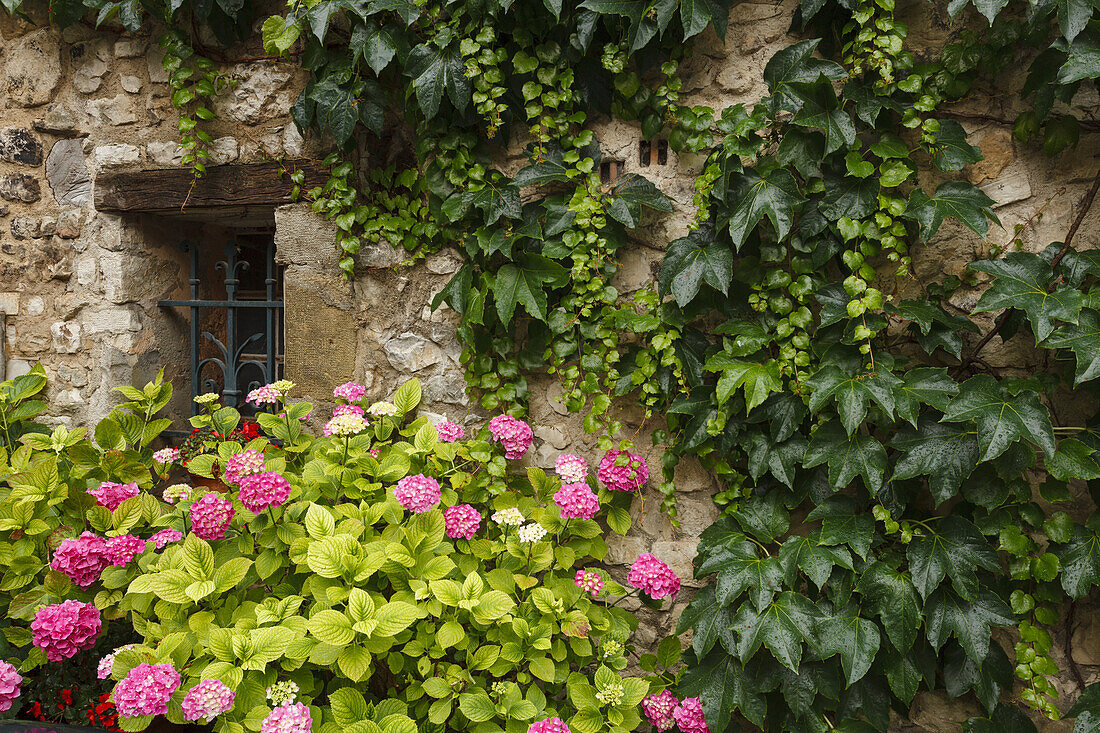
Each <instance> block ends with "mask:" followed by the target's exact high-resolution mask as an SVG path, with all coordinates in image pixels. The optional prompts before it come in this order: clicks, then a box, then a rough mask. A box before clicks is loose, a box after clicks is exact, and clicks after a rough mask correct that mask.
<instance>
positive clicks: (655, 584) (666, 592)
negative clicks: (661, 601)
mask: <svg viewBox="0 0 1100 733" xmlns="http://www.w3.org/2000/svg"><path fill="white" fill-rule="evenodd" d="M626 581H627V582H628V583H630V585H631V586H632V587H634V588H641V589H642V592H644V593H646V594H648V595H649V596H650V597H651V598H664V597H665V596H671V597H672V598H675V597H676V594H677V593H679V592H680V579H679V578H678V577H676V573H674V572H672V568H670V567H669V566H668V565H665V564H664V563H663V562H661V560H659V559H658V558H657V557H656V556H654V555H651V554H650V553H648V552H643V553H642V554H641V555H638V559H637V560H635V561H634V564H633V565H631V566H630V573H629V575H627V578H626Z"/></svg>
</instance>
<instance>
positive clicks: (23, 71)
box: [0, 28, 61, 107]
mask: <svg viewBox="0 0 1100 733" xmlns="http://www.w3.org/2000/svg"><path fill="white" fill-rule="evenodd" d="M60 80H61V48H60V46H59V45H58V42H57V36H56V35H55V34H54V32H53V31H52V30H50V29H45V28H44V29H42V30H39V31H35V32H34V33H28V34H27V35H25V36H23V37H22V38H20V39H19V40H17V41H15V42H14V43H13V44H12V45H10V46H9V47H8V48H7V49H6V50H5V56H4V65H3V76H0V98H6V99H8V100H9V101H10V102H11V103H12V104H16V105H18V106H20V107H37V106H38V105H40V104H45V103H46V102H49V101H50V100H51V99H53V94H54V90H55V89H57V84H58V82H59V81H60Z"/></svg>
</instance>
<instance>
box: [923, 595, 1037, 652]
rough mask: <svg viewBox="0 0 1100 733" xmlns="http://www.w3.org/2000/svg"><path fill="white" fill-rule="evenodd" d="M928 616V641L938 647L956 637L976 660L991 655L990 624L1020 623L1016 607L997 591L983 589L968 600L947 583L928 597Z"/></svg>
mask: <svg viewBox="0 0 1100 733" xmlns="http://www.w3.org/2000/svg"><path fill="white" fill-rule="evenodd" d="M924 618H925V627H926V628H927V630H928V641H929V642H931V644H932V646H933V647H934V648H935V649H936V650H939V648H940V647H942V646H943V644H944V642H945V641H947V640H948V638H950V637H952V636H954V637H955V638H956V639H958V640H959V643H960V644H962V647H963V649H965V650H966V653H967V655H968V656H969V657H970V658H971V659H973V660H975V661H980V660H983V659H985V658H986V656H987V655H988V654H989V642H990V631H989V627H990V626H1014V625H1015V624H1016V616H1015V615H1014V614H1013V613H1012V609H1011V608H1009V607H1008V604H1007V603H1005V602H1004V601H1003V600H1001V598H1000V597H999V596H997V595H996V594H995V593H993V592H991V591H981V592H980V593H977V594H976V595H975V596H974V597H973V598H970V599H967V600H964V599H963V598H962V597H961V596H959V595H958V594H957V593H955V592H954V591H953V590H951V589H950V588H948V587H946V586H943V587H940V588H939V589H937V590H936V592H935V593H933V594H932V596H931V597H930V598H929V599H928V604H927V605H926V606H925V609H924Z"/></svg>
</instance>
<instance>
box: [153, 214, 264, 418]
mask: <svg viewBox="0 0 1100 733" xmlns="http://www.w3.org/2000/svg"><path fill="white" fill-rule="evenodd" d="M182 246H183V248H184V249H185V250H186V251H187V252H188V254H189V260H190V270H191V272H190V277H189V279H188V285H189V290H190V293H189V295H190V297H189V299H188V300H162V301H160V303H159V305H160V306H161V307H162V308H187V309H188V321H189V332H190V355H191V356H190V358H191V396H192V397H196V396H198V395H199V394H202V393H204V392H218V393H219V394H221V396H222V403H223V404H225V405H227V406H229V407H236V408H237V409H238V410H240V411H241V412H242V413H244V414H251V413H253V412H254V408H253V407H252V406H251V405H248V404H246V403H245V397H247V395H248V392H249V391H250V390H252V389H255V388H256V387H259V386H260V385H263V384H267V383H269V382H273V381H275V380H277V379H281V378H282V372H283V278H282V269H281V268H280V267H278V266H277V265H276V264H275V240H274V232H273V231H272V230H270V229H267V228H264V229H256V230H247V229H246V230H235V231H233V232H232V233H231V236H230V238H229V241H228V243H227V244H226V245H225V247H224V248H223V249H222V251H221V253H220V255H221V257H220V258H217V255H218V253H217V252H216V248H215V247H210V246H204V245H203V244H196V243H194V242H190V241H185V242H183V245H182ZM215 259H216V261H214V260H215ZM204 296H205V297H204ZM197 408H198V406H197V405H195V404H194V402H192V408H191V409H192V414H194V413H195V412H197V411H198V410H197Z"/></svg>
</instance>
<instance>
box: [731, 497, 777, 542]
mask: <svg viewBox="0 0 1100 733" xmlns="http://www.w3.org/2000/svg"><path fill="white" fill-rule="evenodd" d="M730 514H731V516H733V519H734V521H736V522H737V523H738V524H739V525H741V529H743V530H745V533H746V534H750V535H752V536H753V537H755V538H756V539H757V540H759V541H760V542H762V543H764V544H768V543H770V542H774V541H775V539H776V538H777V537H779V536H780V535H782V534H784V533H785V532H786V531H787V529H789V528H790V526H791V514H790V512H788V511H787V508H786V507H785V506H783V500H782V498H781V497H780V496H779V495H778V494H776V493H774V492H773V493H771V494H768V495H766V496H751V497H749V498H747V499H742V500H741V501H740V502H738V503H737V505H736V506H733V507H732V508H731V512H730Z"/></svg>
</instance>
